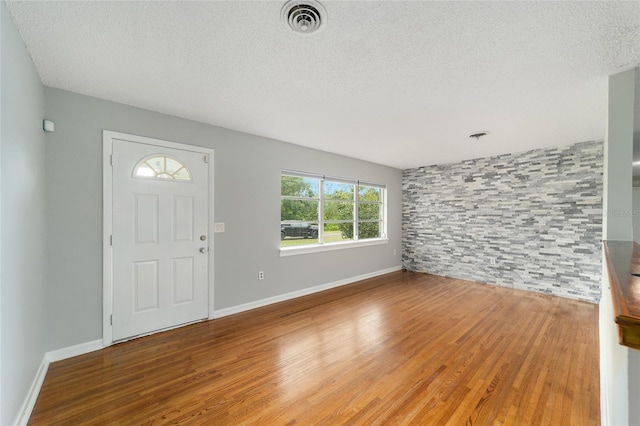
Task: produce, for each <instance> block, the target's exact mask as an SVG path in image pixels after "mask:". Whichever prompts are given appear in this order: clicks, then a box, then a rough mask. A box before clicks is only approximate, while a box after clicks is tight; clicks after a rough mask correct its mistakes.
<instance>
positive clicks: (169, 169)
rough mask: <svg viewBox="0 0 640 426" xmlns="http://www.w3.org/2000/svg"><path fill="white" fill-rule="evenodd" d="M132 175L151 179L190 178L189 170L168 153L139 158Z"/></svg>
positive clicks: (188, 179) (187, 179)
mask: <svg viewBox="0 0 640 426" xmlns="http://www.w3.org/2000/svg"><path fill="white" fill-rule="evenodd" d="M133 176H134V177H140V178H151V179H162V180H165V179H174V180H186V181H190V180H191V172H190V171H189V169H188V168H187V166H185V165H184V164H182V163H181V162H180V161H178V160H176V159H175V158H172V157H169V156H168V155H157V154H156V155H153V156H150V157H147V158H145V159H143V160H141V161H140V162H139V163H138V164H136V167H135V168H134V169H133Z"/></svg>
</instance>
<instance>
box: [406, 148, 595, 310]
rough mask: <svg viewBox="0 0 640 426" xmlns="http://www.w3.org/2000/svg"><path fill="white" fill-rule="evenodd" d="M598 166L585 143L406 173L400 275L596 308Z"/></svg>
mask: <svg viewBox="0 0 640 426" xmlns="http://www.w3.org/2000/svg"><path fill="white" fill-rule="evenodd" d="M602 167H603V144H602V142H585V143H579V144H574V145H569V146H564V147H560V148H551V149H541V150H535V151H529V152H524V153H518V154H507V155H500V156H496V157H490V158H480V159H475V160H468V161H463V162H461V163H454V164H446V165H436V166H428V167H419V168H416V169H408V170H405V171H404V172H403V182H402V191H403V206H402V241H403V243H402V244H403V250H402V261H403V266H404V268H405V269H407V270H410V271H418V272H429V273H432V274H437V275H445V276H449V277H455V278H462V279H467V280H473V281H479V282H484V283H489V284H497V285H500V286H505V287H511V288H517V289H523V290H531V291H535V292H540V293H547V294H553V295H557V296H563V297H568V298H572V299H580V300H587V301H591V302H598V301H599V300H600V281H601V242H600V240H601V238H602ZM491 259H495V264H492V263H491Z"/></svg>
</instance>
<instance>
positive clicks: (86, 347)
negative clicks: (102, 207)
mask: <svg viewBox="0 0 640 426" xmlns="http://www.w3.org/2000/svg"><path fill="white" fill-rule="evenodd" d="M103 347H104V346H103V345H102V339H98V340H92V341H91V342H85V343H80V344H79V345H74V346H69V347H66V348H62V349H57V350H55V351H51V352H47V353H46V354H45V358H46V359H47V361H48V362H56V361H62V360H63V359H67V358H72V357H74V356H78V355H84V354H88V353H89V352H93V351H97V350H99V349H102V348H103Z"/></svg>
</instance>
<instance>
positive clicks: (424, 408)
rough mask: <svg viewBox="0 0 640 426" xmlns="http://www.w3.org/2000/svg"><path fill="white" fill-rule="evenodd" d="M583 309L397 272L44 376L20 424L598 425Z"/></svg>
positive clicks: (145, 341) (593, 329) (144, 341)
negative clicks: (26, 420) (27, 415)
mask: <svg viewBox="0 0 640 426" xmlns="http://www.w3.org/2000/svg"><path fill="white" fill-rule="evenodd" d="M599 401H600V391H599V362H598V308H597V305H593V304H589V303H585V302H577V301H572V300H567V299H561V298H557V297H551V296H544V295H539V294H533V293H528V292H523V291H518V290H511V289H505V288H501V287H494V286H488V285H482V284H477V283H472V282H468V281H460V280H454V279H448V278H442V277H436V276H432V275H425V274H414V273H409V272H397V273H392V274H388V275H384V276H382V277H377V278H373V279H369V280H365V281H362V282H359V283H356V284H352V285H348V286H344V287H340V288H336V289H333V290H329V291H325V292H323V293H318V294H314V295H311V296H306V297H303V298H299V299H295V300H291V301H287V302H283V303H279V304H277V305H272V306H268V307H265V308H260V309H257V310H253V311H250V312H245V313H242V314H238V315H234V316H231V317H226V318H221V319H217V320H213V321H208V322H203V323H199V324H195V325H191V326H188V327H184V328H181V329H176V330H172V331H168V332H164V333H159V334H156V335H153V336H148V337H144V338H141V339H137V340H134V341H130V342H126V343H121V344H118V345H114V346H112V347H109V348H106V349H103V350H101V351H97V352H93V353H90V354H86V355H82V356H79V357H76V358H72V359H68V360H64V361H60V362H57V363H54V364H52V365H51V366H50V367H49V372H48V373H47V377H46V379H45V382H44V385H43V387H42V391H41V393H40V397H39V399H38V401H37V404H36V407H35V409H34V411H33V414H32V417H31V420H30V424H31V425H52V424H60V425H78V424H100V425H102V424H136V425H143V424H145V425H151V424H153V425H157V424H209V425H239V424H248V425H251V424H257V425H293V424H299V425H319V424H321V425H339V424H349V425H394V424H420V425H441V424H452V425H457V424H469V425H472V424H473V425H475V424H479V425H485V424H492V425H500V424H508V425H529V424H541V425H599V424H600V402H599Z"/></svg>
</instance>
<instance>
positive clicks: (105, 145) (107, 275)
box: [102, 130, 215, 347]
mask: <svg viewBox="0 0 640 426" xmlns="http://www.w3.org/2000/svg"><path fill="white" fill-rule="evenodd" d="M114 139H119V140H124V141H130V142H136V143H142V144H146V145H154V146H159V147H163V148H173V149H180V150H183V151H191V152H197V153H200V154H204V155H208V156H209V165H210V166H209V190H208V194H207V196H208V198H209V215H208V218H207V220H208V225H207V226H208V235H209V252H208V256H209V268H208V275H209V276H208V319H213V318H214V312H213V306H214V305H213V301H214V294H213V292H214V285H213V278H214V247H215V246H214V236H215V234H214V232H213V224H214V210H213V207H214V175H215V167H214V169H212V168H211V165H214V164H215V163H214V150H213V149H212V148H205V147H201V146H195V145H187V144H183V143H178V142H171V141H165V140H161V139H153V138H147V137H144V136H136V135H131V134H127V133H120V132H114V131H112V130H103V131H102V217H103V222H102V345H103V346H104V347H107V346H111V345H112V344H113V327H112V325H111V315H112V314H113V247H112V245H111V235H112V234H113V167H112V164H111V158H112V157H111V156H112V154H113V140H114Z"/></svg>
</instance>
